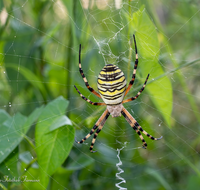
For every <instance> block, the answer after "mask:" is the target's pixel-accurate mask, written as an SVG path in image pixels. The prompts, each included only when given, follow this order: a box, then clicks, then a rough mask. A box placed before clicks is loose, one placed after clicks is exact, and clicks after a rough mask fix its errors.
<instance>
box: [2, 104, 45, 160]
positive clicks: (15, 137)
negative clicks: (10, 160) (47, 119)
mask: <svg viewBox="0 0 200 190" xmlns="http://www.w3.org/2000/svg"><path fill="white" fill-rule="evenodd" d="M41 110H42V108H39V109H35V111H34V112H33V113H32V114H31V115H30V116H29V117H28V118H27V117H25V116H23V115H21V114H20V113H17V114H15V115H14V116H13V117H9V118H8V119H7V120H6V121H4V123H3V124H2V126H1V127H0V134H1V137H0V155H1V156H0V163H1V162H2V161H3V160H4V159H5V158H6V157H7V156H8V155H9V154H10V153H11V152H12V151H13V150H14V149H15V148H16V147H17V146H18V144H19V143H20V142H21V140H22V139H23V137H24V135H25V134H26V133H27V131H28V130H29V128H30V127H31V125H32V124H33V123H34V121H35V120H36V119H37V118H38V116H39V115H40V113H41Z"/></svg>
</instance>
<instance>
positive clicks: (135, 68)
mask: <svg viewBox="0 0 200 190" xmlns="http://www.w3.org/2000/svg"><path fill="white" fill-rule="evenodd" d="M133 39H134V44H135V65H134V70H133V76H132V79H131V81H130V83H129V85H128V88H127V89H126V92H125V95H124V96H126V94H127V93H128V92H129V90H130V89H131V87H132V86H133V83H134V81H135V75H136V71H137V66H138V53H137V45H136V40H135V35H134V34H133Z"/></svg>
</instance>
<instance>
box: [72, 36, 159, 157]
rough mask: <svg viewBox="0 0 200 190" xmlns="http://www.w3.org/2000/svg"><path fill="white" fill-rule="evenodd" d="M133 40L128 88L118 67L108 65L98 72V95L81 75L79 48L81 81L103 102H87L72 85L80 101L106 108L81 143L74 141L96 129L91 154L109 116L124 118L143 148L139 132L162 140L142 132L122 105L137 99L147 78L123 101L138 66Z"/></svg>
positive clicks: (87, 136)
mask: <svg viewBox="0 0 200 190" xmlns="http://www.w3.org/2000/svg"><path fill="white" fill-rule="evenodd" d="M133 39H134V44H135V53H136V60H135V66H134V70H133V76H132V79H131V81H130V83H129V85H128V87H127V88H126V78H125V76H124V73H123V72H122V71H121V69H119V67H117V66H116V65H113V64H108V65H105V66H104V67H103V69H102V70H101V71H100V73H99V76H98V80H97V85H98V90H99V93H98V92H96V91H95V90H94V89H93V88H92V87H90V85H89V83H88V81H87V79H86V77H85V75H84V73H83V70H82V68H81V45H80V48H79V71H80V74H81V76H82V77H83V80H84V82H85V85H86V87H87V88H88V90H89V91H90V92H92V93H93V94H94V95H96V96H98V97H99V98H101V99H102V100H103V101H104V102H102V103H99V102H92V101H91V100H89V99H88V98H86V97H85V96H83V95H82V94H81V93H80V91H79V90H78V89H77V87H76V86H75V85H74V87H75V88H76V90H77V92H78V93H79V95H80V96H81V97H82V99H84V100H85V101H87V102H88V103H90V104H92V105H96V106H103V105H106V106H107V109H106V110H105V111H104V113H103V114H102V116H101V117H100V118H99V120H98V121H97V122H96V124H95V125H94V127H93V128H92V130H91V131H90V133H88V134H87V135H86V136H85V137H84V138H83V139H82V140H81V141H77V140H76V139H75V141H76V142H77V143H79V144H80V143H83V142H84V141H85V140H86V139H88V138H89V137H90V136H91V135H92V134H93V133H94V132H95V130H96V129H97V130H96V132H95V134H94V137H93V140H92V143H91V146H90V151H91V152H92V153H93V152H96V151H93V146H94V143H95V141H96V138H97V135H98V134H99V132H100V131H101V130H102V128H103V125H104V124H105V122H106V120H107V118H108V117H109V115H111V116H112V117H118V116H121V114H122V115H123V116H124V117H125V119H126V120H127V122H128V123H129V124H130V125H131V127H132V128H133V129H134V130H135V131H136V133H137V134H138V135H139V137H140V139H141V140H142V142H143V148H146V147H147V143H146V142H145V140H144V138H143V136H142V134H141V132H142V133H143V134H145V135H146V136H147V137H149V138H150V139H152V140H160V139H161V138H162V136H161V137H160V138H154V137H153V136H151V135H150V134H148V133H147V132H146V131H145V130H143V129H142V127H141V126H140V125H139V124H138V122H137V121H136V120H135V119H134V118H133V117H132V115H131V114H130V113H129V112H128V111H127V110H126V109H125V108H124V107H123V105H122V104H124V103H127V102H130V101H133V100H135V99H136V98H138V96H139V95H140V94H141V93H142V91H143V90H144V88H145V86H146V83H147V80H148V78H149V74H148V75H147V78H146V80H145V82H144V84H143V86H142V88H141V89H140V91H139V92H138V93H137V94H136V96H134V97H132V98H129V99H126V100H123V99H124V96H126V94H127V93H128V92H129V90H130V89H131V87H132V85H133V83H134V81H135V75H136V70H137V66H138V54H137V46H136V40H135V36H134V35H133Z"/></svg>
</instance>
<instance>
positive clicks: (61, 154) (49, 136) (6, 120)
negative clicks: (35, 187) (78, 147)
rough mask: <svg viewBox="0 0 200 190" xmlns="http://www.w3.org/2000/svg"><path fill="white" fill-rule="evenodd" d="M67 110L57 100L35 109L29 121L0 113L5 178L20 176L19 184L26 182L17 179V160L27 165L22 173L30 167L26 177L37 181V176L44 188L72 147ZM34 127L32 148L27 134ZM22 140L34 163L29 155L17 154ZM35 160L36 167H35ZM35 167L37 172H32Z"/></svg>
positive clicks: (0, 164)
mask: <svg viewBox="0 0 200 190" xmlns="http://www.w3.org/2000/svg"><path fill="white" fill-rule="evenodd" d="M67 106H68V101H67V100H65V99H64V98H63V97H58V98H57V99H55V100H54V101H52V102H49V103H48V104H47V105H46V106H45V107H44V106H41V107H40V108H36V109H35V110H34V111H33V112H32V113H31V114H30V115H29V116H28V117H26V116H23V115H22V114H20V113H16V114H15V115H14V116H10V115H9V114H8V113H7V112H5V111H4V110H0V118H1V120H0V121H1V123H0V125H1V143H0V150H1V157H0V171H1V172H2V174H4V176H8V177H9V178H16V177H18V176H19V177H20V178H21V181H23V180H26V178H27V176H25V175H21V176H20V174H19V172H18V170H17V161H16V160H18V157H19V158H20V159H21V160H22V161H23V162H24V163H25V164H27V165H25V166H23V167H24V169H26V170H25V171H27V169H29V167H33V169H32V170H30V171H29V176H31V177H33V176H35V179H38V175H39V174H40V175H39V176H40V178H39V181H40V183H41V184H40V185H42V186H45V187H47V185H48V181H49V176H50V175H52V174H53V173H55V172H56V170H57V169H58V168H59V167H60V166H61V165H62V163H63V162H64V160H65V159H66V158H67V156H68V155H69V152H70V150H71V148H72V145H73V143H74V135H75V131H74V127H73V126H72V123H71V121H70V120H69V118H68V117H67V116H65V115H64V114H65V111H66V108H67ZM47 118H49V119H47ZM36 123H37V124H36ZM35 124H36V127H35V139H36V145H33V143H32V142H31V141H30V139H29V137H28V136H27V132H28V130H30V128H31V127H32V126H33V125H35ZM23 139H25V140H27V141H28V142H29V143H30V145H31V146H32V147H33V149H34V151H35V153H34V154H35V155H36V159H34V160H33V158H32V156H31V154H30V152H29V151H27V152H22V153H20V152H19V151H18V148H17V147H20V145H21V144H23V143H22V140H23ZM36 160H37V161H38V164H39V165H38V164H35V163H34V162H35V161H36ZM13 163H14V164H13ZM34 164H35V165H34ZM38 166H39V167H38ZM23 167H22V168H23ZM35 167H36V168H37V169H34V168H35ZM13 182H14V181H13ZM25 186H26V184H25Z"/></svg>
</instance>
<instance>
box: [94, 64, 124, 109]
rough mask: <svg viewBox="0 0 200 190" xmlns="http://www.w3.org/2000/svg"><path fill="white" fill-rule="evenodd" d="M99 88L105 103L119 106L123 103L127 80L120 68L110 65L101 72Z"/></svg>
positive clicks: (98, 81)
mask: <svg viewBox="0 0 200 190" xmlns="http://www.w3.org/2000/svg"><path fill="white" fill-rule="evenodd" d="M97 86H98V90H99V93H100V95H101V97H102V99H103V101H104V102H105V103H106V104H107V105H117V104H120V103H121V102H122V101H123V98H124V94H125V90H126V78H125V76H124V73H123V72H122V71H121V69H119V67H117V66H116V65H112V64H108V65H105V66H104V67H103V69H102V70H101V71H100V73H99V76H98V80H97Z"/></svg>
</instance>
